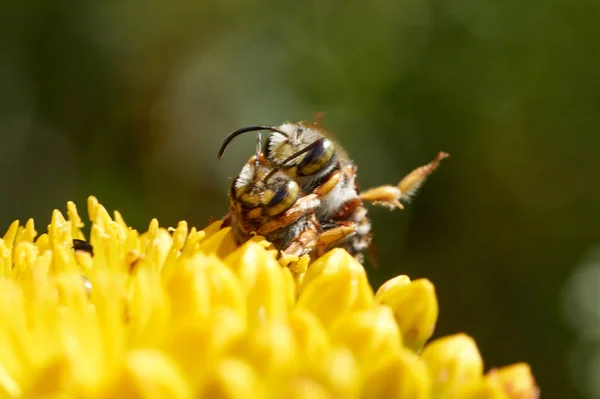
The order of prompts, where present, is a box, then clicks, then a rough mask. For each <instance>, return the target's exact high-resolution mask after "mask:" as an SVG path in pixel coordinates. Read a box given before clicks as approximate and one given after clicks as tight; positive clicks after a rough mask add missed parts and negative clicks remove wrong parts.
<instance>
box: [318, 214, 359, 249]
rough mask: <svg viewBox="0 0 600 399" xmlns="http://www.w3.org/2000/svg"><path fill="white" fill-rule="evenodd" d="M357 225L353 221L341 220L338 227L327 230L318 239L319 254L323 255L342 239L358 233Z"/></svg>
mask: <svg viewBox="0 0 600 399" xmlns="http://www.w3.org/2000/svg"><path fill="white" fill-rule="evenodd" d="M356 230H357V226H356V224H355V223H352V222H343V223H342V222H340V223H338V225H337V226H336V227H333V228H331V229H328V230H325V231H324V232H323V233H321V234H320V235H319V237H318V239H317V243H316V249H317V256H321V255H323V254H325V252H327V250H329V249H331V248H332V247H334V246H336V245H337V244H339V243H340V242H341V241H343V240H345V239H347V238H350V237H352V236H353V235H355V234H356Z"/></svg>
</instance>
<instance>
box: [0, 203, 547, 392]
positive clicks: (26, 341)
mask: <svg viewBox="0 0 600 399" xmlns="http://www.w3.org/2000/svg"><path fill="white" fill-rule="evenodd" d="M67 210H68V218H67V219H65V218H64V216H63V215H62V214H61V213H60V212H59V211H54V213H53V215H52V220H51V224H50V225H49V227H48V233H46V234H42V235H40V236H39V237H37V232H36V230H35V227H34V224H33V221H32V220H29V221H28V222H27V223H26V224H25V225H24V226H22V225H19V223H18V222H15V223H13V224H12V225H11V226H10V228H9V229H8V231H7V233H6V234H5V235H4V237H3V238H2V239H0V397H2V398H4V397H7V398H215V399H216V398H317V399H318V398H344V399H347V398H415V399H417V398H498V399H502V398H523V399H524V398H536V397H537V396H538V390H537V387H536V386H535V383H534V381H533V378H532V376H531V373H530V370H529V367H528V366H527V365H526V364H516V365H513V366H508V367H505V368H500V369H496V370H493V371H490V372H488V373H487V374H485V375H484V374H483V364H482V360H481V356H480V354H479V352H478V350H477V347H476V345H475V343H474V341H473V340H472V339H471V338H470V337H468V336H466V335H464V334H458V335H454V336H449V337H445V338H441V339H438V340H435V341H433V342H431V343H429V344H427V345H425V343H426V341H427V340H428V339H429V338H430V337H431V335H432V333H433V330H434V326H435V323H436V319H437V313H438V305H437V299H436V296H435V291H434V288H433V285H432V284H431V283H430V282H429V281H427V280H415V281H411V280H410V279H409V278H408V277H406V276H399V277H396V278H394V279H392V280H390V281H388V282H387V283H385V284H384V285H383V286H382V287H381V288H380V289H379V290H378V291H377V292H376V293H374V292H373V290H372V288H371V286H370V285H369V282H368V280H367V276H366V273H365V270H364V269H363V267H362V266H361V265H360V264H358V263H357V262H356V261H355V260H354V258H352V257H351V256H350V255H348V254H347V253H346V252H345V251H343V250H341V249H336V250H333V251H331V252H329V253H328V254H326V255H325V256H323V257H321V258H319V259H317V260H315V261H314V262H313V263H312V264H311V265H310V267H309V268H308V271H307V272H306V273H304V274H299V275H294V274H293V273H292V272H291V271H290V269H288V268H286V267H282V266H281V265H280V264H279V263H278V261H277V253H276V251H275V250H273V249H271V248H270V244H269V243H267V242H265V241H264V240H262V239H261V238H259V237H256V238H255V239H252V240H251V241H249V242H247V243H246V244H244V245H242V246H240V247H238V246H237V245H236V244H235V243H234V241H233V237H232V235H231V234H230V232H229V228H224V229H220V224H221V222H215V223H213V224H211V225H210V226H208V227H207V228H206V229H204V230H202V231H197V230H196V229H194V228H191V229H189V228H188V226H187V224H186V223H185V222H180V223H179V225H178V226H177V228H175V229H164V228H161V227H159V224H158V222H157V221H156V220H152V222H151V223H150V226H149V229H148V231H147V232H144V233H143V234H138V232H137V231H135V230H133V229H132V228H130V227H128V226H127V225H126V224H125V222H124V220H123V218H122V217H121V215H120V214H119V213H118V212H115V214H114V218H111V217H110V215H109V214H108V212H107V211H106V210H105V208H104V207H103V206H102V205H100V204H99V203H98V201H97V200H96V199H95V198H94V197H91V198H90V199H89V201H88V212H89V218H90V220H91V221H92V226H91V234H90V239H89V241H90V243H91V244H92V245H93V256H92V254H90V253H89V252H86V251H81V250H74V249H73V241H72V240H73V239H84V236H83V234H82V232H81V228H82V227H83V223H82V221H81V219H80V217H79V215H78V213H77V209H76V207H75V205H74V204H73V203H69V204H68V205H67ZM36 237H37V239H36Z"/></svg>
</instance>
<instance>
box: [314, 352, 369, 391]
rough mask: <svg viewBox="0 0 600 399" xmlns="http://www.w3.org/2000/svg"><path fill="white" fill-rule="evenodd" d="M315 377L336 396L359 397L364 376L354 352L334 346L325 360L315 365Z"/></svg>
mask: <svg viewBox="0 0 600 399" xmlns="http://www.w3.org/2000/svg"><path fill="white" fill-rule="evenodd" d="M312 372H313V373H315V374H314V378H315V380H316V381H318V382H319V383H321V384H322V385H323V386H324V387H327V389H328V390H329V391H330V392H332V394H333V395H332V396H333V397H334V398H345V399H352V398H358V395H359V394H360V387H361V385H362V383H363V378H362V375H361V373H360V369H359V367H358V364H356V360H355V359H354V356H352V353H351V352H350V351H349V350H348V349H346V348H343V347H333V348H332V349H331V350H330V351H329V353H328V354H327V356H326V357H325V360H324V361H323V362H322V363H321V362H319V363H316V364H314V365H313V371H312Z"/></svg>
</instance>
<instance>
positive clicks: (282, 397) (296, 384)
mask: <svg viewBox="0 0 600 399" xmlns="http://www.w3.org/2000/svg"><path fill="white" fill-rule="evenodd" d="M270 397H271V398H274V399H308V398H310V399H332V398H334V397H335V396H333V395H332V394H331V392H329V391H328V389H327V388H326V387H324V386H323V385H322V384H320V383H318V382H317V381H314V380H311V379H308V378H304V377H296V378H291V379H289V380H284V381H281V380H279V381H273V391H272V392H270Z"/></svg>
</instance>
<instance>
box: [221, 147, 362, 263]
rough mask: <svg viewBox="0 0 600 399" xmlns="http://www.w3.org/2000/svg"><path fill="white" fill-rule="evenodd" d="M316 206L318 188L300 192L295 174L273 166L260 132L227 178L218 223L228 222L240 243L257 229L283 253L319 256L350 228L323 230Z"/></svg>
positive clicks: (296, 255)
mask: <svg viewBox="0 0 600 399" xmlns="http://www.w3.org/2000/svg"><path fill="white" fill-rule="evenodd" d="M320 206H321V201H320V199H319V195H318V193H308V194H306V193H304V192H303V191H302V189H301V188H300V186H299V185H298V183H297V182H296V181H295V180H294V179H292V178H290V176H288V175H287V174H286V173H285V172H283V171H277V170H275V165H274V164H272V163H271V162H270V161H269V160H268V159H267V158H266V157H265V156H264V154H263V153H262V152H261V145H260V138H259V139H258V144H257V152H256V154H255V155H254V156H253V157H252V158H250V159H249V160H248V162H247V163H246V164H245V165H244V167H243V168H242V170H241V172H240V174H239V175H238V176H237V177H236V178H235V179H233V181H232V183H231V186H230V189H229V213H228V214H227V216H226V217H225V218H224V221H223V224H222V226H223V227H226V226H231V228H232V232H233V234H234V237H235V239H236V241H237V242H238V243H243V242H245V241H247V240H248V239H250V238H251V237H252V236H253V235H255V234H258V235H261V236H263V237H265V238H266V239H267V240H268V241H270V242H271V243H272V244H273V246H274V247H275V248H277V249H278V250H280V251H281V252H282V253H283V255H288V256H291V257H292V258H301V257H303V256H304V255H310V256H311V257H313V256H319V255H322V254H323V253H324V252H325V251H326V250H327V249H328V248H330V247H331V246H332V245H335V244H336V242H337V241H338V240H340V239H342V238H343V237H345V236H347V235H348V234H351V233H352V229H351V228H347V227H345V226H338V227H336V228H331V229H328V230H327V231H324V229H323V228H322V227H321V225H320V223H319V221H318V219H317V216H316V213H315V211H316V210H317V209H318V208H319V207H320Z"/></svg>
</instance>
